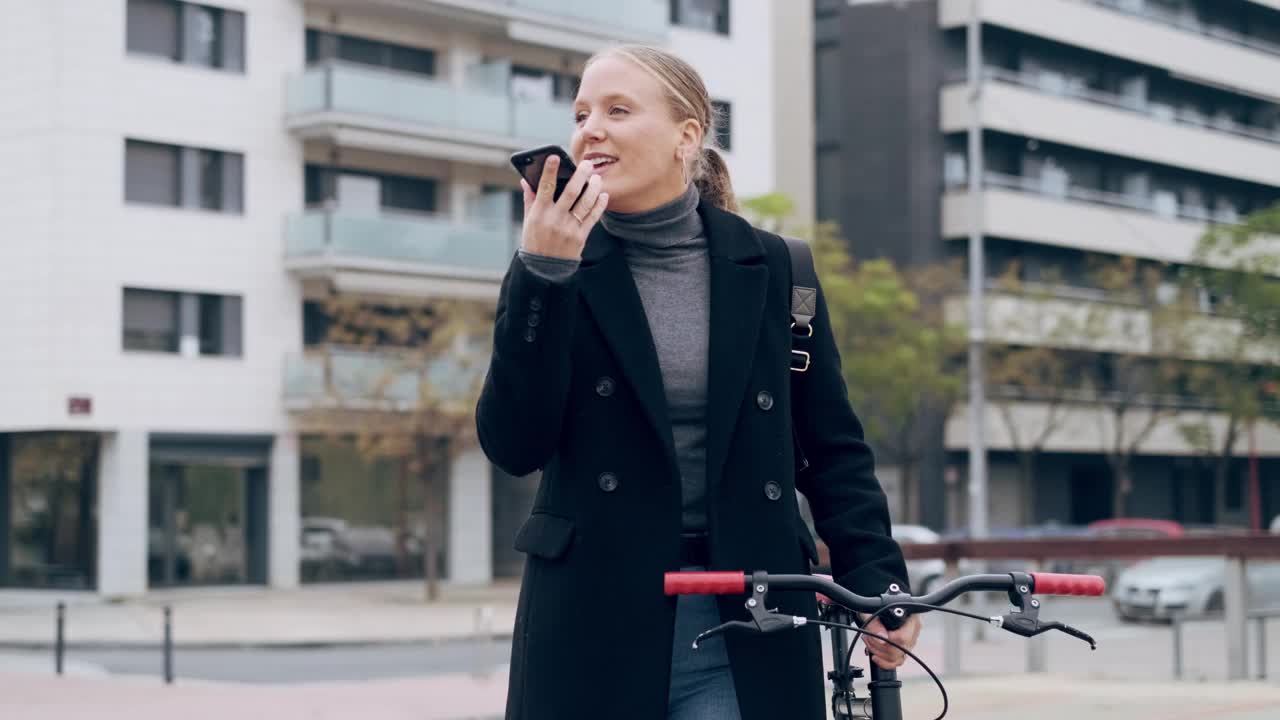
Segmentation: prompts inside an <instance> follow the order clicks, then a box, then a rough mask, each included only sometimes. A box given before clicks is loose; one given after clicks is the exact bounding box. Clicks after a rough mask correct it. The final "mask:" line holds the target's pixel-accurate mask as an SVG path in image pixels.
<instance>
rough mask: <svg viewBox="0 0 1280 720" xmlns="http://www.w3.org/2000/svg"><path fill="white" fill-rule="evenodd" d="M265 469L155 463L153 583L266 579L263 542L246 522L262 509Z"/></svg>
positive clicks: (149, 570)
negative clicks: (260, 565)
mask: <svg viewBox="0 0 1280 720" xmlns="http://www.w3.org/2000/svg"><path fill="white" fill-rule="evenodd" d="M265 481H266V478H265V473H263V472H255V471H254V470H252V469H250V470H245V469H241V468H239V467H235V466H231V465H199V464H191V465H179V464H158V463H156V464H152V466H151V471H150V483H149V488H150V490H149V492H148V506H149V512H148V518H149V523H148V529H147V530H148V532H147V579H148V581H149V582H150V584H151V585H152V586H169V585H236V584H244V583H252V582H263V581H264V580H265V577H264V572H263V571H262V570H261V569H259V568H258V567H256V563H254V562H253V561H254V559H255V558H256V557H257V556H259V555H261V550H262V548H261V547H259V545H260V544H261V543H262V542H263V541H264V539H263V538H258V537H257V536H256V535H255V534H254V533H252V532H246V528H247V527H252V525H251V524H250V523H248V522H246V519H247V518H252V517H254V516H255V515H256V514H258V513H261V512H262V511H263V508H259V507H256V506H257V505H259V504H260V502H261V501H260V500H259V499H258V498H259V496H260V495H261V494H262V493H261V492H255V485H256V484H258V483H265Z"/></svg>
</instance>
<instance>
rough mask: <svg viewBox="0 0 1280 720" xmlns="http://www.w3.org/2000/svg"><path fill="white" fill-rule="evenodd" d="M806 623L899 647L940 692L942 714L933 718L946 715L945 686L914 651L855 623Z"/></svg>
mask: <svg viewBox="0 0 1280 720" xmlns="http://www.w3.org/2000/svg"><path fill="white" fill-rule="evenodd" d="M868 622H870V621H869V620H868ZM807 624H809V625H823V626H826V627H834V628H842V629H844V630H851V631H853V632H854V633H856V635H855V638H854V639H855V640H856V639H857V636H861V635H867V636H870V637H873V638H876V639H877V640H883V641H885V642H887V643H889V644H890V645H892V646H894V647H896V648H898V649H899V650H901V651H902V652H904V653H906V655H907V657H909V658H911V659H912V660H915V661H916V664H917V665H919V666H920V667H922V668H924V671H925V672H927V673H929V677H930V678H931V679H932V680H933V684H934V685H937V686H938V692H940V693H942V714H941V715H939V716H938V717H936V718H934V719H933V720H942V718H944V717H946V716H947V712H948V710H950V708H951V702H950V700H949V699H948V698H947V688H946V687H945V686H943V684H942V680H940V679H938V676H937V674H936V673H934V672H933V668H931V667H929V665H928V664H927V663H925V661H924V660H921V659H920V657H919V656H918V655H916V654H915V653H913V652H911V651H910V650H908V649H906V648H904V647H902V646H901V645H899V644H898V643H896V642H894V641H892V640H890V639H889V638H887V637H885V636H884V635H877V634H876V633H873V632H868V631H866V630H863V629H862V628H860V627H857V626H855V625H845V624H844V623H834V622H830V621H827V620H810V621H809V622H808V623H807ZM871 662H875V660H872V661H871Z"/></svg>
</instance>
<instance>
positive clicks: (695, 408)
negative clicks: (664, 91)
mask: <svg viewBox="0 0 1280 720" xmlns="http://www.w3.org/2000/svg"><path fill="white" fill-rule="evenodd" d="M601 223H602V224H603V225H604V228H605V230H608V231H609V233H610V234H611V235H613V236H614V237H617V238H619V239H620V240H621V241H622V249H623V254H624V255H625V256H626V259H627V265H628V266H629V267H630V268H631V275H632V277H634V278H635V283H636V289H637V290H638V291H639V292H640V300H641V302H642V303H643V304H644V312H645V316H646V317H647V319H648V321H649V332H650V333H651V334H652V336H653V344H654V346H655V347H656V348H657V351H658V365H659V367H660V368H661V370H662V384H663V389H664V391H665V393H666V398H667V413H668V417H669V418H670V419H671V434H672V438H673V439H674V441H675V450H676V461H677V463H678V464H679V467H680V481H681V493H682V495H681V497H682V508H683V512H682V515H683V521H684V529H685V531H687V532H688V531H701V530H705V529H706V527H707V509H706V503H707V416H706V409H707V359H708V354H709V351H710V345H709V333H710V325H711V282H710V280H711V264H710V258H709V256H708V254H707V238H706V237H705V236H704V235H703V232H702V218H701V217H700V216H699V215H698V190H697V188H696V187H694V186H693V185H692V184H690V185H689V189H688V190H687V191H685V193H684V194H683V195H681V196H680V197H678V198H676V199H675V200H673V201H671V202H669V203H667V204H665V205H661V206H659V207H656V208H654V209H653V210H648V211H645V212H640V213H630V214H624V213H616V212H612V211H609V212H606V213H605V214H604V217H603V218H602V219H601ZM520 257H521V259H522V261H523V262H524V264H525V267H527V268H529V271H530V272H532V273H534V274H535V275H539V276H541V277H543V278H546V279H548V280H550V281H552V282H568V280H569V278H570V277H572V276H573V274H574V272H576V271H577V269H578V261H576V260H563V259H560V258H551V257H546V256H542V255H534V254H532V253H526V252H525V251H523V250H521V251H520Z"/></svg>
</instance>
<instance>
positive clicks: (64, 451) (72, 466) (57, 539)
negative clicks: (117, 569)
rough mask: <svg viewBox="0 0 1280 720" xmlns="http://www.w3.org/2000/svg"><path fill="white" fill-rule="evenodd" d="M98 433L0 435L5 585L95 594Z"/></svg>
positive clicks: (0, 549) (0, 581) (0, 561)
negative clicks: (89, 591)
mask: <svg viewBox="0 0 1280 720" xmlns="http://www.w3.org/2000/svg"><path fill="white" fill-rule="evenodd" d="M97 462H98V443H97V436H96V435H92V434H88V433H11V434H0V586H9V587H24V588H69V589H91V588H93V587H94V584H95V579H94V573H95V557H94V555H95V552H96V547H95V544H94V543H95V540H96V538H97V530H96V526H97V523H96V514H97V513H96V502H95V500H94V496H95V493H96V490H97V477H96V476H97Z"/></svg>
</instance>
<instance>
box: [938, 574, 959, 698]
mask: <svg viewBox="0 0 1280 720" xmlns="http://www.w3.org/2000/svg"><path fill="white" fill-rule="evenodd" d="M943 577H944V578H945V580H946V581H947V582H950V581H952V580H954V579H956V578H957V577H960V566H959V564H958V563H957V562H956V561H955V560H948V561H947V570H946V574H945V575H944V576H943ZM962 632H963V629H962V628H961V627H960V617H959V616H957V615H952V614H951V613H946V614H945V615H943V619H942V643H943V645H942V657H943V666H944V667H946V669H947V674H948V675H951V676H958V675H960V673H961V670H960V656H961V637H960V634H961V633H962Z"/></svg>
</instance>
